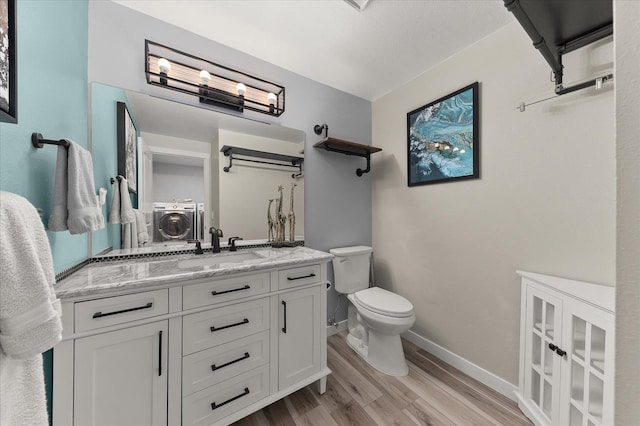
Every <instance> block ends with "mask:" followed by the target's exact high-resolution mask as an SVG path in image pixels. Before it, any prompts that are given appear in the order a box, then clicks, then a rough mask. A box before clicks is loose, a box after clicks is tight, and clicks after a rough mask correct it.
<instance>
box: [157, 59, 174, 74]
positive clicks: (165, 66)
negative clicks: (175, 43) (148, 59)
mask: <svg viewBox="0 0 640 426" xmlns="http://www.w3.org/2000/svg"><path fill="white" fill-rule="evenodd" d="M158 68H160V72H161V73H163V74H166V73H168V72H169V71H171V62H169V61H168V60H166V59H165V58H160V59H158Z"/></svg>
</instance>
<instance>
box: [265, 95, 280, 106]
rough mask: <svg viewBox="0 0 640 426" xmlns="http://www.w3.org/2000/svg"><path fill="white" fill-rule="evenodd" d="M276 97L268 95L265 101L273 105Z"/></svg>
mask: <svg viewBox="0 0 640 426" xmlns="http://www.w3.org/2000/svg"><path fill="white" fill-rule="evenodd" d="M276 99H278V98H277V96H276V95H275V94H274V93H269V94H268V95H267V100H268V101H269V105H274V104H275V103H276Z"/></svg>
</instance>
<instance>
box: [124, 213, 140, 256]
mask: <svg viewBox="0 0 640 426" xmlns="http://www.w3.org/2000/svg"><path fill="white" fill-rule="evenodd" d="M122 248H123V249H130V248H138V224H137V222H136V221H135V220H134V221H133V222H131V223H125V224H123V225H122Z"/></svg>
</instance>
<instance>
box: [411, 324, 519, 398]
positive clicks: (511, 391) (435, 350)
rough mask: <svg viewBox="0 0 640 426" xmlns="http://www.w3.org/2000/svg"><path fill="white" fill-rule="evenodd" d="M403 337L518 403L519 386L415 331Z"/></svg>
mask: <svg viewBox="0 0 640 426" xmlns="http://www.w3.org/2000/svg"><path fill="white" fill-rule="evenodd" d="M402 337H404V338H405V339H407V340H408V341H410V342H411V343H413V344H414V345H416V346H418V347H419V348H421V349H424V350H425V351H427V352H429V353H430V354H431V355H433V356H435V357H437V358H440V359H441V360H443V361H444V362H446V363H447V364H449V365H451V366H453V367H455V368H457V369H458V370H460V371H462V372H463V373H465V374H467V375H469V376H471V377H473V378H474V379H476V380H477V381H479V382H480V383H483V384H485V385H487V386H489V387H490V388H492V389H494V390H495V391H497V392H500V393H501V394H502V395H504V396H506V397H507V398H509V399H511V400H513V401H516V402H517V398H516V391H517V390H518V387H517V386H515V385H513V384H511V383H509V382H507V381H506V380H504V379H502V378H500V377H498V376H496V375H495V374H493V373H492V372H490V371H487V370H485V369H484V368H482V367H479V366H477V365H475V364H474V363H472V362H471V361H468V360H466V359H464V358H462V357H461V356H459V355H456V354H454V353H453V352H451V351H450V350H448V349H445V348H443V347H442V346H440V345H438V344H436V343H433V342H432V341H431V340H429V339H426V338H424V337H422V336H420V335H419V334H417V333H415V332H414V331H411V330H409V331H407V332H406V333H404V334H403V335H402Z"/></svg>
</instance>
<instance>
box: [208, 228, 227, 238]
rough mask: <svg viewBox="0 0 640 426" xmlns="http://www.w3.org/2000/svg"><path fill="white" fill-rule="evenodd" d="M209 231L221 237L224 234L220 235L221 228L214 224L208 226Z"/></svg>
mask: <svg viewBox="0 0 640 426" xmlns="http://www.w3.org/2000/svg"><path fill="white" fill-rule="evenodd" d="M209 233H210V234H211V235H214V234H217V236H218V237H223V236H224V235H222V229H220V228H216V227H215V226H212V227H211V228H209Z"/></svg>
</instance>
